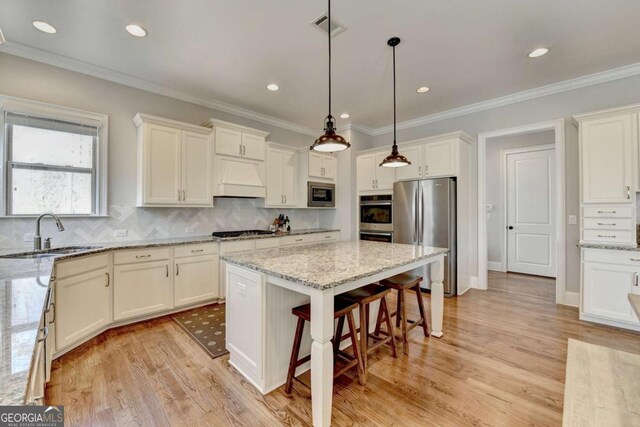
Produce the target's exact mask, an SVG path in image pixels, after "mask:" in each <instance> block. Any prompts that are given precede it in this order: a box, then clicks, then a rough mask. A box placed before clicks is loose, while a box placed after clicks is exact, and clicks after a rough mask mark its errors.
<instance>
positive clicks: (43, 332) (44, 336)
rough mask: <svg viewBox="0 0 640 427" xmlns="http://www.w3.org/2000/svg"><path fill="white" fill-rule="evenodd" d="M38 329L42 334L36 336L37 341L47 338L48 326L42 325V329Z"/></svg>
mask: <svg viewBox="0 0 640 427" xmlns="http://www.w3.org/2000/svg"><path fill="white" fill-rule="evenodd" d="M40 331H42V336H41V337H40V338H38V342H42V341H44V340H46V339H47V337H48V336H49V328H48V327H46V326H45V327H43V328H42V329H40Z"/></svg>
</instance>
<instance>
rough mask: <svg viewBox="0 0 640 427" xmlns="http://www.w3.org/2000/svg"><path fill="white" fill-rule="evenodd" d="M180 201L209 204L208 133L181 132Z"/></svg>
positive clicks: (209, 156) (209, 146)
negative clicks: (181, 195)
mask: <svg viewBox="0 0 640 427" xmlns="http://www.w3.org/2000/svg"><path fill="white" fill-rule="evenodd" d="M182 191H183V193H182V194H183V200H182V203H185V204H189V205H203V206H210V205H211V204H212V203H213V199H212V196H213V194H212V192H211V142H210V140H209V136H208V135H202V134H199V133H194V132H182Z"/></svg>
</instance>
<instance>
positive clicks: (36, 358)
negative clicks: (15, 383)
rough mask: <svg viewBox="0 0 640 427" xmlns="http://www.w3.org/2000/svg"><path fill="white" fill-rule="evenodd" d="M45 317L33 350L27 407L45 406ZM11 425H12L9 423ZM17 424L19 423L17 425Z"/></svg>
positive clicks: (27, 390)
mask: <svg viewBox="0 0 640 427" xmlns="http://www.w3.org/2000/svg"><path fill="white" fill-rule="evenodd" d="M43 319H44V317H43V318H42V319H41V320H40V323H39V325H38V337H37V339H36V340H37V341H36V345H35V348H34V350H33V357H32V359H31V360H32V363H31V366H30V372H29V382H28V383H27V389H26V390H25V403H26V404H27V405H44V394H45V388H46V379H45V376H46V374H45V371H46V367H45V363H46V362H45V360H46V351H45V342H46V339H47V336H46V334H47V329H45V324H44V320H43ZM9 424H11V423H9ZM16 424H17V423H16Z"/></svg>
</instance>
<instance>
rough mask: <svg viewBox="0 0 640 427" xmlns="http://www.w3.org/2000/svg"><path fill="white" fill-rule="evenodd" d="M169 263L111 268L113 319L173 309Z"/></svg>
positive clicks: (171, 278)
mask: <svg viewBox="0 0 640 427" xmlns="http://www.w3.org/2000/svg"><path fill="white" fill-rule="evenodd" d="M170 264H171V262H170V261H169V260H163V261H152V262H141V263H135V264H128V265H116V266H115V267H114V268H113V276H114V277H113V280H114V286H113V319H114V320H124V319H129V318H132V317H137V316H142V315H146V314H152V313H155V312H159V311H163V310H169V309H171V308H173V276H172V274H171V272H170V270H171V265H170Z"/></svg>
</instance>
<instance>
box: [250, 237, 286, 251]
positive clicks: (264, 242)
mask: <svg viewBox="0 0 640 427" xmlns="http://www.w3.org/2000/svg"><path fill="white" fill-rule="evenodd" d="M279 246H280V239H279V238H277V237H276V238H273V239H258V240H256V249H267V248H277V247H279Z"/></svg>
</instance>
